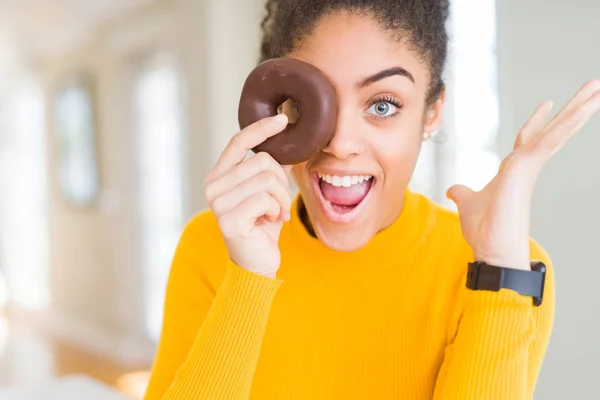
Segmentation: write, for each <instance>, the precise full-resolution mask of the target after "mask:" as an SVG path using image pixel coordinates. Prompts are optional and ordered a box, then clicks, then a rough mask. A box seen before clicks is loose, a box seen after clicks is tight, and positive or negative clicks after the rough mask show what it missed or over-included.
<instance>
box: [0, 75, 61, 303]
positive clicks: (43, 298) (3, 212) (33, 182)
mask: <svg viewBox="0 0 600 400" xmlns="http://www.w3.org/2000/svg"><path fill="white" fill-rule="evenodd" d="M1 99H2V100H3V101H2V102H1V103H0V193H1V196H0V274H1V275H2V276H3V277H4V279H5V280H6V286H5V287H2V286H0V297H6V293H1V292H5V291H6V289H8V296H10V300H11V302H13V303H14V304H17V305H19V306H23V307H26V308H32V309H43V308H45V307H47V306H48V304H49V302H50V277H49V272H50V257H49V241H50V237H49V222H48V182H47V165H46V163H47V157H46V136H45V134H46V130H45V110H44V102H43V95H42V92H41V91H40V90H39V88H38V87H37V85H35V84H33V83H31V84H26V85H23V86H18V87H17V88H16V89H15V90H11V91H9V92H8V94H7V95H6V96H5V97H2V98H1Z"/></svg>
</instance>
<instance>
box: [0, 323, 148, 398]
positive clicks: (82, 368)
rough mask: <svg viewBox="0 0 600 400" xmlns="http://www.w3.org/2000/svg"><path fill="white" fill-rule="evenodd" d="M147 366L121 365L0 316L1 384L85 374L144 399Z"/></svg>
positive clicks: (31, 381) (26, 382) (133, 396)
mask: <svg viewBox="0 0 600 400" xmlns="http://www.w3.org/2000/svg"><path fill="white" fill-rule="evenodd" d="M148 367H149V366H139V367H137V368H133V367H131V366H124V365H119V364H118V363H116V362H114V361H111V360H108V359H105V358H103V357H101V356H99V355H96V354H92V353H89V352H86V351H85V350H83V349H81V348H78V347H76V346H73V345H69V344H68V343H64V342H61V341H60V340H57V339H55V338H52V337H48V336H47V335H44V334H42V333H40V332H36V331H35V330H34V329H33V328H32V327H30V326H26V325H24V324H23V323H22V322H18V323H12V322H11V321H10V320H8V318H7V317H5V316H0V386H6V385H19V384H28V383H33V382H39V381H44V380H47V379H51V378H54V377H60V376H65V375H71V374H86V375H88V376H90V377H92V378H94V379H96V380H98V381H100V382H103V383H105V384H107V385H110V386H112V387H113V388H116V389H117V390H118V391H120V392H121V393H123V394H125V395H127V396H129V397H131V398H133V399H141V398H142V396H143V392H144V388H145V385H146V383H147V379H148V372H147V370H148Z"/></svg>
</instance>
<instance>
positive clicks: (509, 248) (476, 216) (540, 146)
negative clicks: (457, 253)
mask: <svg viewBox="0 0 600 400" xmlns="http://www.w3.org/2000/svg"><path fill="white" fill-rule="evenodd" d="M551 108H552V103H550V102H545V103H542V104H541V105H540V106H539V107H538V108H537V110H536V111H535V112H534V114H533V116H532V117H531V118H530V119H529V120H528V121H527V123H526V124H525V125H524V126H523V128H522V129H521V131H520V132H519V135H518V137H517V140H516V143H515V146H514V149H513V151H512V152H511V153H510V154H509V155H508V157H506V158H505V159H504V161H503V162H502V164H501V166H500V171H499V172H498V174H497V175H496V176H495V177H494V179H492V181H491V182H490V183H489V184H488V185H487V186H486V187H485V188H483V190H481V191H478V192H475V191H473V190H471V189H469V188H467V187H465V186H462V185H457V186H454V187H452V188H450V189H449V191H448V194H447V195H448V197H449V198H450V199H452V200H453V201H454V202H455V203H456V205H457V207H458V213H459V216H460V223H461V227H462V232H463V236H464V237H465V239H466V241H467V242H468V243H469V244H470V245H471V247H472V249H473V251H474V255H475V261H483V262H486V263H488V264H491V265H496V266H500V267H509V268H515V269H525V270H527V269H530V265H529V262H530V259H529V257H530V256H529V214H530V207H531V198H532V196H533V190H534V186H535V182H536V180H537V177H538V175H539V173H540V170H541V169H542V167H543V166H544V164H545V163H546V162H547V161H548V160H549V159H550V158H551V157H552V156H553V155H554V154H556V152H557V151H558V150H560V148H561V147H563V145H564V144H565V143H566V142H567V141H568V140H569V139H570V138H571V137H572V136H573V135H574V134H575V133H576V132H577V131H579V130H580V129H581V128H582V127H583V126H584V125H585V124H586V123H587V122H588V121H589V119H590V118H591V117H592V116H593V115H594V114H595V113H597V112H598V111H599V110H600V81H590V82H588V83H586V84H585V85H584V86H583V87H582V88H581V89H580V90H579V91H578V92H577V93H576V94H575V96H574V97H573V99H571V101H570V102H569V103H568V104H567V105H566V106H565V107H564V108H563V109H562V110H561V111H560V112H559V113H558V114H557V115H556V116H555V117H554V118H553V119H552V120H550V122H547V119H548V117H549V115H550V110H551Z"/></svg>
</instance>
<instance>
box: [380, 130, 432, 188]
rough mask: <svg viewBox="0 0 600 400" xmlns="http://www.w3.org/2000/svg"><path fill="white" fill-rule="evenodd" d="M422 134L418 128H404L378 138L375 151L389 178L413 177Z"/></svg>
mask: <svg viewBox="0 0 600 400" xmlns="http://www.w3.org/2000/svg"><path fill="white" fill-rule="evenodd" d="M421 144H422V133H420V131H419V127H418V126H413V127H403V128H398V127H396V128H395V129H393V130H391V131H389V132H386V134H385V135H379V136H377V138H376V140H374V141H373V143H372V145H373V149H374V152H375V154H376V157H377V159H378V161H379V163H380V164H381V167H382V168H383V171H384V174H385V175H386V177H387V178H390V177H392V176H404V175H412V171H413V169H414V166H415V164H416V162H417V159H418V157H419V152H420V151H421Z"/></svg>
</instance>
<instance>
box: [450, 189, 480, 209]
mask: <svg viewBox="0 0 600 400" xmlns="http://www.w3.org/2000/svg"><path fill="white" fill-rule="evenodd" d="M473 193H474V192H473V189H471V188H469V187H467V186H465V185H454V186H452V187H451V188H450V189H448V190H447V191H446V197H447V198H448V199H450V200H452V201H453V202H454V203H455V204H456V205H457V206H460V205H461V204H462V203H463V201H464V199H466V198H467V197H468V196H470V195H472V194H473Z"/></svg>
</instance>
